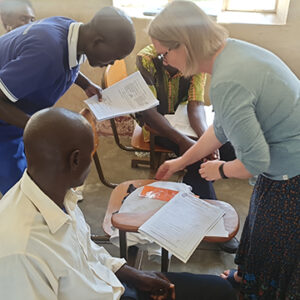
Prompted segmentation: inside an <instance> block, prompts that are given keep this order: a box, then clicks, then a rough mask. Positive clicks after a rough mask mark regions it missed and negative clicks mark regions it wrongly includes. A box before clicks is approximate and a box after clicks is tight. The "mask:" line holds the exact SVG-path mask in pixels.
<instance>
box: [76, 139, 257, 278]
mask: <svg viewBox="0 0 300 300" xmlns="http://www.w3.org/2000/svg"><path fill="white" fill-rule="evenodd" d="M122 142H123V143H124V144H129V140H128V138H123V139H122ZM98 154H99V157H100V161H101V165H102V168H103V172H104V175H105V177H106V179H107V180H108V181H110V182H115V183H121V182H123V181H126V180H130V179H147V178H151V173H150V170H149V168H147V167H143V168H142V167H141V168H137V169H132V168H131V165H130V164H131V159H132V158H133V157H134V156H135V155H134V153H133V152H127V151H124V150H121V149H120V148H118V146H117V145H116V144H115V142H114V140H113V138H112V137H100V146H99V149H98ZM214 187H215V190H216V194H217V197H218V199H219V200H223V201H227V202H229V203H230V204H231V205H232V206H233V207H234V208H235V209H236V211H237V212H238V214H239V217H240V224H241V226H240V230H239V233H238V235H237V238H238V239H239V238H240V234H241V229H242V226H243V224H244V220H245V217H246V215H247V212H248V205H249V199H250V195H251V192H252V186H250V185H249V183H248V180H236V179H228V180H219V181H217V182H215V183H214ZM111 191H112V189H111V188H108V187H106V186H104V185H103V184H102V183H101V182H100V181H99V179H98V175H97V173H96V169H95V165H94V163H92V169H91V172H90V175H89V177H88V178H87V180H86V182H85V185H84V187H83V196H84V201H82V202H81V203H80V204H79V205H80V207H81V209H82V211H83V212H84V215H85V217H86V220H87V222H88V223H89V225H90V227H91V231H92V233H93V234H100V235H102V234H104V232H103V230H102V227H101V224H102V220H103V217H104V215H105V211H106V206H107V203H108V200H109V196H110V193H111ZM103 246H104V247H105V248H106V249H107V250H108V251H109V252H110V253H111V254H112V255H114V256H118V255H119V249H118V248H117V247H115V246H114V245H111V244H109V243H104V244H103ZM234 266H235V265H234V255H233V254H228V253H225V252H223V251H221V250H220V249H219V247H218V246H217V245H216V244H211V243H201V244H200V245H199V247H198V249H197V250H196V251H195V252H194V254H193V255H192V257H191V258H190V260H189V261H188V262H187V263H186V264H184V263H182V262H181V261H179V260H178V259H176V258H175V257H172V259H171V264H170V271H177V272H193V273H202V274H215V275H218V274H220V273H221V272H222V271H223V270H224V269H227V268H232V267H234ZM141 267H142V269H144V270H159V269H160V265H159V264H158V263H157V262H153V261H149V260H148V258H147V256H144V257H143V259H142V263H141Z"/></svg>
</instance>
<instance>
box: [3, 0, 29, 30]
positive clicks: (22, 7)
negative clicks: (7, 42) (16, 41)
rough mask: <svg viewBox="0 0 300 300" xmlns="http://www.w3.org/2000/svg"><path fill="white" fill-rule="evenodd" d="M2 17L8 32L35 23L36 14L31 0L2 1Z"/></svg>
mask: <svg viewBox="0 0 300 300" xmlns="http://www.w3.org/2000/svg"><path fill="white" fill-rule="evenodd" d="M0 15H1V20H2V23H3V26H4V28H5V30H6V31H11V30H13V29H14V28H17V27H19V26H22V25H25V24H28V23H31V22H33V21H35V14H34V11H33V7H32V4H31V2H30V1H29V0H2V1H1V2H0Z"/></svg>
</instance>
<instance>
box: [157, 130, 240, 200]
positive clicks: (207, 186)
mask: <svg viewBox="0 0 300 300" xmlns="http://www.w3.org/2000/svg"><path fill="white" fill-rule="evenodd" d="M155 143H156V144H157V145H159V146H161V147H164V148H166V149H169V150H172V151H173V152H174V153H175V154H176V155H177V156H179V155H180V154H179V147H178V145H177V144H175V143H174V142H172V141H171V140H169V139H168V138H165V137H162V136H156V137H155ZM219 151H220V159H221V160H225V161H231V160H234V159H235V152H234V149H233V147H232V145H231V143H229V142H228V143H226V144H224V145H223V146H222V147H221V148H220V149H219ZM201 163H202V161H198V162H195V163H194V164H192V165H189V166H187V168H186V170H187V172H186V173H185V175H184V177H183V182H184V183H185V184H187V185H190V186H191V187H192V192H193V193H194V194H196V195H198V196H199V197H200V198H202V199H217V196H216V193H215V190H214V187H213V185H212V182H211V181H206V180H205V179H203V178H202V177H201V176H200V174H199V169H200V165H201Z"/></svg>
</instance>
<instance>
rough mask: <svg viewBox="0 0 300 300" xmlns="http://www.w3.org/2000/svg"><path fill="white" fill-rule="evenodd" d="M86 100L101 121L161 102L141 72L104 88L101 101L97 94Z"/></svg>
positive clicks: (141, 109)
mask: <svg viewBox="0 0 300 300" xmlns="http://www.w3.org/2000/svg"><path fill="white" fill-rule="evenodd" d="M85 102H86V103H87V105H88V106H89V108H90V109H91V111H92V112H93V114H94V115H95V117H96V119H97V120H99V121H101V120H106V119H111V118H113V117H117V116H121V115H126V114H130V113H135V112H138V111H143V110H146V109H149V108H152V107H154V106H157V105H158V104H159V102H158V100H157V99H155V97H154V95H153V93H152V92H151V90H150V89H149V87H148V86H147V83H146V82H145V80H144V79H143V77H142V75H141V74H140V72H135V73H133V74H131V75H130V76H128V77H126V78H125V79H123V80H121V81H119V82H117V83H115V84H114V85H112V86H110V87H108V88H107V89H105V90H103V91H102V101H101V102H99V101H98V97H97V96H93V97H91V98H89V99H87V100H86V101H85Z"/></svg>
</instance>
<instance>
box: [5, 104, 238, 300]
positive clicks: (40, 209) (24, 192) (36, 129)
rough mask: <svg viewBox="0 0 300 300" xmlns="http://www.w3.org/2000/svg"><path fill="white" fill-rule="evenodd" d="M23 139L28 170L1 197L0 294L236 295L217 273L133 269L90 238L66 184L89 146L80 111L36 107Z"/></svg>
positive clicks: (82, 168) (10, 299)
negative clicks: (78, 112) (204, 273)
mask: <svg viewBox="0 0 300 300" xmlns="http://www.w3.org/2000/svg"><path fill="white" fill-rule="evenodd" d="M24 145H25V152H26V157H27V161H28V169H27V171H25V173H24V175H23V177H22V178H21V180H20V181H19V182H18V183H16V185H15V186H13V187H12V188H11V189H10V190H9V191H8V193H6V195H5V196H4V197H3V198H2V199H1V201H0V242H1V247H0V278H1V280H0V299H5V300H19V299H26V300H27V299H28V300H29V299H30V300H35V299H37V300H42V299H43V300H52V299H59V300H68V299H70V300H71V299H72V300H77V299H78V300H83V299H89V300H93V299H101V300H109V299H143V300H144V299H184V300H187V299H190V300H195V299H199V297H200V298H201V299H214V300H218V299H222V300H224V299H229V300H231V299H235V293H234V291H233V290H232V288H231V286H230V285H229V283H228V282H227V281H226V280H223V279H222V278H220V277H217V276H213V275H196V274H187V273H166V274H162V273H158V272H143V271H139V270H136V269H134V268H131V267H129V266H128V265H127V264H126V261H125V260H124V259H120V258H114V257H111V256H110V255H109V254H108V252H106V250H105V249H104V248H103V247H99V246H98V245H96V244H94V243H93V242H92V241H91V239H90V231H89V227H88V225H87V224H86V222H85V220H84V217H83V214H82V212H81V211H80V209H79V207H78V206H77V203H76V201H77V198H76V196H74V194H73V192H72V190H71V188H73V187H76V186H79V185H81V184H82V183H83V182H84V180H85V178H86V177H87V174H88V172H89V169H90V163H91V153H92V150H93V147H94V145H93V133H92V130H91V127H90V125H89V123H88V122H87V121H86V120H85V119H84V118H83V117H82V116H81V115H79V114H77V113H73V112H70V111H68V110H65V109H61V108H49V109H44V110H41V111H39V112H37V113H36V114H34V115H33V116H32V117H31V118H30V120H29V122H28V123H27V125H26V128H25V131H24Z"/></svg>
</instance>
